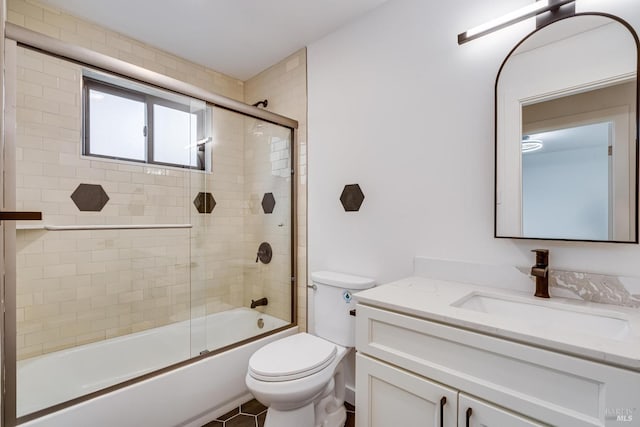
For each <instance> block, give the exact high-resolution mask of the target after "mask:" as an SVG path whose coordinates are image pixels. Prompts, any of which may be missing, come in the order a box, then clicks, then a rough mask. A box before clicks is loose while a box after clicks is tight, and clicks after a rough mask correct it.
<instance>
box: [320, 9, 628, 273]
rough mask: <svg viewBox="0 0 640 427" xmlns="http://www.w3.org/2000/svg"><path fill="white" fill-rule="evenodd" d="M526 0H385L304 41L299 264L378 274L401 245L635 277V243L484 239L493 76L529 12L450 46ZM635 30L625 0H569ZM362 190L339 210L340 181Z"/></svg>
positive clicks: (524, 29)
mask: <svg viewBox="0 0 640 427" xmlns="http://www.w3.org/2000/svg"><path fill="white" fill-rule="evenodd" d="M530 3H531V1H528V0H496V1H493V2H478V1H475V0H450V1H447V2H440V3H435V2H427V1H424V0H391V1H389V2H388V3H387V4H385V5H383V6H382V7H380V8H378V9H376V10H374V11H372V12H370V13H369V14H367V15H366V16H364V17H363V18H361V19H360V20H358V21H356V22H354V23H352V24H351V25H348V26H346V27H343V28H341V29H339V30H338V31H336V32H334V33H333V34H331V35H329V36H327V37H325V38H324V39H322V40H320V41H318V42H315V43H313V44H312V45H310V46H309V48H308V79H309V80H308V91H309V205H308V207H309V269H310V270H309V271H314V270H318V269H331V270H338V271H345V272H351V273H356V274H362V275H369V276H372V277H375V278H376V279H377V280H378V281H379V282H381V283H383V282H387V281H389V280H393V279H397V278H400V277H403V276H407V275H410V274H411V273H412V260H413V256H415V255H423V256H427V257H434V258H446V259H457V260H464V261H470V262H480V263H491V264H514V265H531V264H532V263H533V260H534V259H533V255H532V254H531V253H530V252H529V251H530V250H531V249H533V248H536V247H545V248H549V249H550V250H551V266H552V267H553V268H561V269H570V270H578V271H594V272H602V273H614V274H622V275H631V276H640V264H638V263H637V259H638V256H639V255H640V247H638V245H636V244H606V243H571V242H547V241H543V242H537V241H527V240H524V241H516V240H509V239H494V237H493V211H494V208H493V204H494V196H493V193H494V187H493V185H494V183H493V174H494V150H493V143H494V126H493V120H494V84H495V77H496V73H497V71H498V68H499V67H500V64H501V63H502V61H503V59H504V58H505V56H506V55H507V54H508V53H509V51H510V49H511V48H512V47H513V46H514V45H515V44H516V43H517V42H518V41H519V40H520V39H521V38H522V37H523V36H525V35H526V34H527V33H528V32H529V31H531V30H533V28H534V22H533V20H528V21H526V22H523V23H520V24H517V25H515V26H512V27H510V28H507V29H504V30H501V31H500V32H497V33H494V34H492V35H489V36H487V37H484V38H481V39H478V40H475V41H473V42H470V43H468V44H465V45H463V46H458V44H457V38H456V36H457V34H458V33H460V32H462V31H464V30H465V29H467V28H470V27H473V26H475V25H478V24H480V23H483V22H485V21H487V20H489V19H492V18H495V17H498V16H501V15H503V14H505V13H508V12H511V11H513V10H515V9H517V8H519V7H521V6H525V5H527V4H530ZM577 9H578V11H587V10H593V11H600V12H608V13H612V14H615V15H618V16H620V17H622V18H623V19H625V20H627V21H629V22H630V23H631V24H632V25H633V26H634V27H635V28H636V31H640V9H638V7H637V0H577ZM352 183H359V184H360V186H361V187H362V189H363V192H364V194H365V200H364V203H363V206H362V208H361V210H360V212H357V213H355V212H348V213H347V212H344V211H343V209H342V207H341V205H340V203H339V200H338V198H339V196H340V192H341V191H342V188H343V186H344V185H345V184H352Z"/></svg>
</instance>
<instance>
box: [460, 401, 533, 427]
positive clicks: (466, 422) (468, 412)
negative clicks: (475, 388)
mask: <svg viewBox="0 0 640 427" xmlns="http://www.w3.org/2000/svg"><path fill="white" fill-rule="evenodd" d="M458 399H459V400H458V427H505V426H509V427H542V426H544V425H545V424H538V423H536V422H534V421H531V420H529V419H526V418H523V417H521V416H519V415H516V414H514V413H513V412H509V411H507V410H504V409H500V408H498V407H495V406H493V405H489V404H487V403H484V402H482V401H480V400H477V399H474V398H473V397H471V396H467V395H466V394H464V393H460V394H459V396H458Z"/></svg>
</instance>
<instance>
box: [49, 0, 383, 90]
mask: <svg viewBox="0 0 640 427" xmlns="http://www.w3.org/2000/svg"><path fill="white" fill-rule="evenodd" d="M385 1H386V0H321V1H318V0H91V1H87V0H43V2H44V3H46V4H48V5H50V6H53V7H55V8H57V9H61V10H63V11H66V12H68V13H70V14H72V15H75V16H78V17H81V18H84V19H86V20H89V21H93V22H95V23H97V24H100V25H102V26H104V27H106V28H109V29H111V30H114V31H117V32H119V33H122V34H124V35H126V36H129V37H131V38H134V39H137V40H139V41H142V42H144V43H147V44H149V45H152V46H154V47H157V48H159V49H162V50H164V51H167V52H170V53H173V54H174V55H177V56H180V57H182V58H185V59H188V60H190V61H192V62H195V63H198V64H201V65H204V66H206V67H209V68H212V69H214V70H217V71H220V72H222V73H225V74H227V75H229V76H232V77H235V78H237V79H240V80H243V81H244V80H248V79H249V78H251V77H253V76H254V75H256V74H258V73H259V72H260V71H262V70H264V69H266V68H268V67H269V66H271V65H273V64H275V63H277V62H279V61H280V60H282V59H283V58H285V57H287V56H288V55H290V54H292V53H293V52H295V51H297V50H299V49H301V48H302V47H304V46H306V45H308V44H310V43H312V42H313V41H315V40H318V39H320V38H322V37H323V36H325V35H327V34H329V33H331V32H332V31H334V30H336V29H337V28H339V27H341V26H343V25H345V24H346V23H348V22H349V21H352V20H354V19H355V18H357V17H358V16H360V15H362V14H364V13H366V12H367V11H368V10H371V9H373V8H375V7H377V6H379V5H380V4H382V3H384V2H385Z"/></svg>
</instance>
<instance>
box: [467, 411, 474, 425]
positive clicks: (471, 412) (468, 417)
mask: <svg viewBox="0 0 640 427" xmlns="http://www.w3.org/2000/svg"><path fill="white" fill-rule="evenodd" d="M471 414H473V410H472V409H471V408H467V427H469V426H470V425H471V421H469V420H470V419H471Z"/></svg>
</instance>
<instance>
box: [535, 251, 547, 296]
mask: <svg viewBox="0 0 640 427" xmlns="http://www.w3.org/2000/svg"><path fill="white" fill-rule="evenodd" d="M531 252H535V253H536V265H534V266H533V267H531V275H532V276H534V277H535V278H536V293H535V296H537V297H539V298H549V249H533V250H532V251H531Z"/></svg>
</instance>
